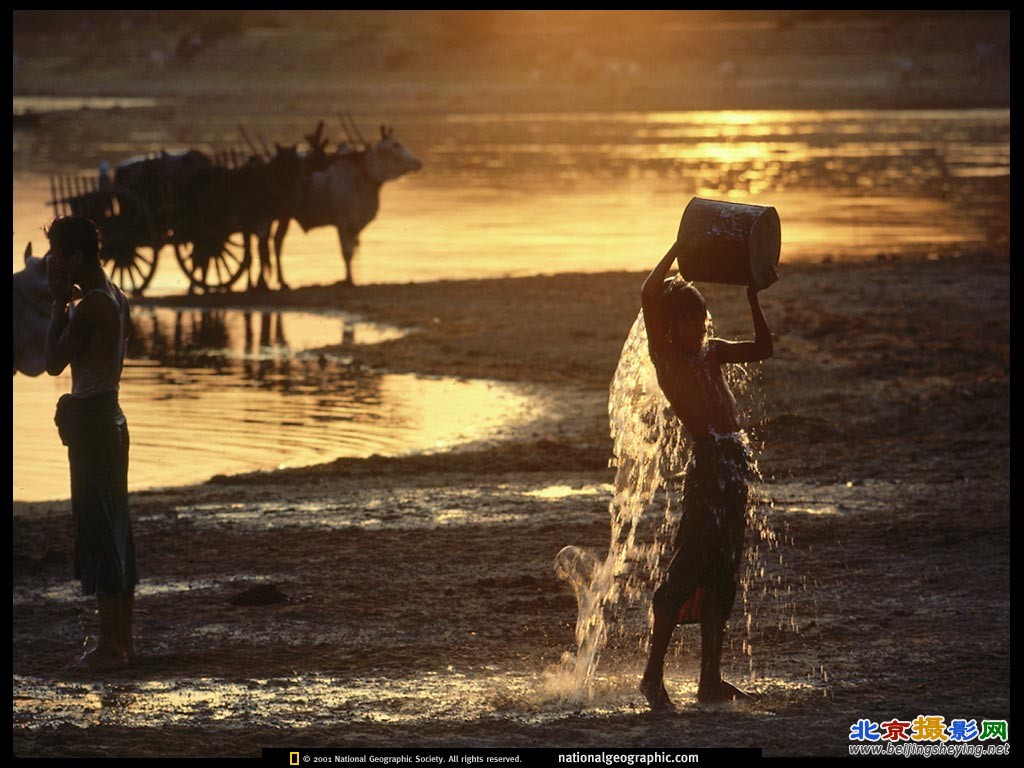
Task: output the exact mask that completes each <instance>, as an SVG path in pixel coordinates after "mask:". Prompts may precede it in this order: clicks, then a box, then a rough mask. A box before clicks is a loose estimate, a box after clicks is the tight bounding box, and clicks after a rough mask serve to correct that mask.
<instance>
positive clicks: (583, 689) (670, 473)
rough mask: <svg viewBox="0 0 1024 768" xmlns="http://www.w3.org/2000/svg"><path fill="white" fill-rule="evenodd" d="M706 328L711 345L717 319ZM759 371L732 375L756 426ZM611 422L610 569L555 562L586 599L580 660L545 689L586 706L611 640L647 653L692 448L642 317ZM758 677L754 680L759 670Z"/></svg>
mask: <svg viewBox="0 0 1024 768" xmlns="http://www.w3.org/2000/svg"><path fill="white" fill-rule="evenodd" d="M707 322H708V328H707V330H708V337H709V338H710V337H711V335H712V326H711V317H710V314H709V315H708V321H707ZM755 370H756V368H755V367H754V366H751V367H750V368H747V367H744V366H740V365H730V366H727V368H726V369H725V373H726V380H727V382H728V384H729V387H730V389H731V390H732V392H733V395H734V396H735V397H736V398H737V403H738V406H737V407H738V409H739V411H740V413H741V414H742V415H743V416H745V417H746V419H745V420H747V421H749V420H750V416H751V415H753V414H754V413H755V412H756V411H758V410H760V409H761V408H762V407H763V403H755V402H753V401H752V398H751V396H750V394H751V392H752V391H753V390H754V388H753V387H752V386H751V383H752V381H753V379H754V378H755V374H754V371H755ZM608 414H609V423H610V429H611V436H612V442H613V450H614V457H613V459H612V464H613V466H615V467H616V474H615V495H614V498H613V499H612V501H611V502H610V505H609V512H610V515H611V542H610V546H609V549H608V554H607V556H606V557H605V559H604V560H603V561H602V560H600V559H599V558H598V557H597V555H595V554H594V553H593V552H591V551H589V550H586V549H583V548H580V547H576V546H567V547H565V548H563V549H562V550H561V551H560V552H559V553H558V555H557V556H556V557H555V572H556V574H557V575H558V576H559V577H560V578H562V579H564V580H565V581H567V582H568V583H569V585H570V586H571V588H572V590H573V593H574V594H575V596H576V600H577V607H578V616H577V620H576V652H575V653H570V652H567V653H565V654H563V656H562V660H561V662H560V664H559V665H558V666H557V667H555V668H551V669H549V670H547V671H546V672H545V675H544V679H543V682H542V686H543V688H544V689H545V690H547V691H549V692H552V693H557V695H558V697H559V698H561V699H564V700H567V701H571V702H575V703H578V704H587V703H589V702H590V701H591V700H592V699H593V696H594V695H595V692H594V690H593V685H592V682H593V680H594V673H595V670H596V669H597V665H598V661H599V659H600V655H601V652H602V650H603V649H604V648H605V646H606V644H607V643H608V640H609V639H610V637H611V636H613V635H619V636H622V637H626V638H634V639H638V640H639V646H640V648H641V649H642V650H644V651H646V648H647V644H648V640H649V636H650V627H651V624H652V622H653V612H652V610H651V598H652V596H653V592H654V587H655V586H656V584H657V583H658V582H659V581H660V579H661V575H662V573H661V571H662V568H661V567H660V565H661V564H662V563H663V562H664V564H667V560H668V558H667V557H666V558H665V559H664V561H663V555H665V554H666V550H667V549H668V547H669V545H670V544H671V543H672V541H673V540H674V538H675V528H676V526H677V524H678V520H679V513H680V510H679V507H678V501H677V499H678V495H679V494H678V492H679V491H680V490H681V476H682V471H683V469H684V467H685V464H686V460H687V457H688V454H689V442H690V441H689V437H688V436H687V434H686V432H685V430H684V429H683V427H682V424H681V422H680V421H679V420H678V419H677V418H676V417H675V415H674V414H673V412H672V408H671V406H670V405H669V403H668V401H667V400H666V398H665V396H664V394H663V393H662V391H661V388H660V387H659V385H658V380H657V374H656V373H655V370H654V365H653V364H652V362H651V359H650V355H649V353H648V348H647V331H646V328H645V325H644V321H643V313H642V312H641V313H640V314H638V316H637V318H636V320H635V322H634V323H633V327H632V329H631V330H630V333H629V336H628V338H627V339H626V342H625V344H624V346H623V349H622V353H621V355H620V356H619V363H618V366H617V368H616V370H615V376H614V378H613V380H612V386H611V391H610V394H609V400H608ZM754 472H755V475H756V473H757V468H756V463H755V464H754ZM758 509H759V505H757V504H756V500H755V499H754V498H753V494H751V508H750V510H748V513H749V518H748V527H749V528H750V529H751V531H752V533H753V536H754V538H755V540H756V543H753V544H751V545H750V546H748V547H747V549H746V552H747V561H746V564H745V567H744V569H743V573H742V574H741V592H740V595H741V601H740V602H741V605H742V607H743V611H744V613H745V614H746V616H747V622H746V624H747V633H746V635H747V636H746V638H745V639H744V641H743V651H744V653H745V654H747V655H748V656H750V655H752V651H751V648H752V645H751V638H752V629H753V628H752V613H751V609H750V606H751V602H752V594H751V589H752V584H753V583H754V582H755V581H756V580H757V579H758V578H759V576H763V575H764V573H765V569H764V566H763V564H762V563H761V560H762V558H763V555H764V553H765V552H766V551H767V550H771V549H773V548H774V547H775V537H774V534H773V533H772V529H771V526H770V525H769V523H768V519H767V515H766V513H765V510H764V509H760V511H759V512H758V511H757V510H758ZM751 665H752V660H751ZM750 674H751V679H753V667H752V666H751V673H750Z"/></svg>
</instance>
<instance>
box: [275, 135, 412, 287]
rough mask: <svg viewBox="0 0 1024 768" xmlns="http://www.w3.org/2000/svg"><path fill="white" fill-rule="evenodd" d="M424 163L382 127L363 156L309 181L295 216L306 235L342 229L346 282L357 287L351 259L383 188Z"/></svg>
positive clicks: (347, 157) (344, 159)
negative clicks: (317, 230) (312, 231)
mask: <svg viewBox="0 0 1024 768" xmlns="http://www.w3.org/2000/svg"><path fill="white" fill-rule="evenodd" d="M422 167H423V163H421V162H420V161H419V160H417V159H416V157H415V155H413V153H412V152H410V151H409V150H408V149H406V148H405V147H403V146H402V145H401V144H400V143H399V141H398V139H396V138H395V137H394V135H393V130H392V129H391V128H386V127H385V126H383V125H382V126H381V127H380V140H379V141H377V142H375V143H374V144H373V146H371V147H368V148H367V149H366V150H364V151H361V152H350V153H344V154H342V155H341V156H340V157H339V158H338V159H336V160H335V161H334V162H332V163H331V164H330V165H328V166H327V167H326V168H324V169H323V170H322V171H318V172H315V173H313V174H311V176H310V177H309V181H308V183H307V184H306V185H305V189H304V190H303V194H302V200H301V201H300V202H299V204H298V205H297V208H296V211H295V213H294V214H293V215H292V218H294V219H295V220H296V221H298V222H299V225H300V226H301V227H302V229H303V231H308V230H310V229H313V228H314V227H326V226H334V227H335V228H336V229H337V230H338V240H339V241H340V243H341V255H342V256H343V257H344V259H345V282H346V283H349V284H351V283H352V257H353V256H354V255H355V252H356V246H358V245H359V233H360V232H361V231H362V230H363V228H364V227H366V225H367V224H369V223H370V222H371V221H373V220H374V218H375V217H376V216H377V211H378V210H379V209H380V188H381V186H382V185H383V184H384V182H386V181H391V180H393V179H397V178H400V177H402V176H404V175H405V174H407V173H410V172H411V171H418V170H419V169H420V168H422ZM288 221H289V219H287V218H285V219H282V220H281V221H280V222H279V224H278V228H277V232H276V233H275V234H274V250H275V251H276V253H277V274H278V280H279V281H280V282H281V284H282V287H284V286H285V285H286V284H285V282H284V279H283V277H282V274H281V246H282V244H283V241H284V235H285V233H286V232H287V231H288Z"/></svg>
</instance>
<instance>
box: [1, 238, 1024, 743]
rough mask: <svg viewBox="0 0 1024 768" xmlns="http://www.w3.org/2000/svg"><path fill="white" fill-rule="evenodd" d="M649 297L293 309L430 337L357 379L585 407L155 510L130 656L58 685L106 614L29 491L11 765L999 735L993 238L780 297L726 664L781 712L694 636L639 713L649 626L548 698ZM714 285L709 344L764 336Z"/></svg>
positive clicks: (551, 291) (568, 288)
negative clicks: (565, 555)
mask: <svg viewBox="0 0 1024 768" xmlns="http://www.w3.org/2000/svg"><path fill="white" fill-rule="evenodd" d="M641 279H642V275H641V274H636V273H608V274H598V275H561V276H552V277H544V278H524V279H513V280H484V281H463V282H457V281H452V282H441V283H434V284H422V285H417V286H406V285H392V286H385V285H379V286H365V287H360V288H357V289H354V290H353V289H349V288H346V287H344V286H340V285H337V286H324V287H311V288H305V289H299V290H295V291H291V292H288V293H281V294H275V296H274V298H275V300H277V301H279V302H280V304H281V305H282V306H305V307H309V308H313V307H332V308H335V309H345V310H347V311H353V312H357V313H359V314H360V315H361V316H365V317H368V318H370V319H373V320H377V321H380V322H385V323H388V324H393V325H396V326H399V327H404V328H406V329H407V330H409V331H410V332H409V333H407V334H406V335H404V336H402V337H400V338H395V339H392V340H390V341H387V342H384V343H382V344H379V345H373V346H368V347H366V348H362V349H359V350H358V351H357V354H358V356H359V357H360V360H361V361H362V362H363V363H364V364H365V365H367V366H372V367H379V368H380V369H381V370H390V371H427V372H433V373H438V374H444V375H451V376H466V377H486V378H491V379H496V380H506V381H516V382H522V383H530V384H534V385H537V386H551V387H564V388H566V389H567V390H568V389H571V390H572V391H573V392H575V393H576V396H575V397H574V398H566V403H565V405H566V407H565V410H564V411H563V412H562V414H561V418H560V419H556V420H555V421H553V422H552V424H551V425H550V427H549V428H548V429H547V430H546V431H545V432H544V433H543V434H535V435H521V436H519V437H518V438H517V439H515V440H511V441H507V442H504V443H496V444H489V445H480V446H476V447H469V448H466V449H462V450H460V451H459V452H457V453H453V454H447V455H445V454H441V455H435V456H419V457H406V458H390V459H389V458H373V459H363V460H358V459H341V460H338V461H336V462H333V463H330V464H326V465H320V466H316V467H309V468H295V469H290V470H284V471H281V472H273V473H256V474H251V475H246V476H238V477H218V478H215V479H214V480H213V481H212V482H209V483H205V484H202V485H199V486H191V487H182V488H173V489H166V490H162V491H151V492H143V493H138V494H135V495H134V496H133V499H132V503H133V514H134V515H135V518H136V521H137V522H136V531H137V533H136V536H137V540H138V546H139V552H140V565H141V568H142V572H143V576H144V582H143V584H142V585H140V587H139V593H138V595H139V597H138V610H137V626H138V642H139V650H140V658H139V661H138V663H137V664H136V665H135V666H134V667H133V668H132V669H130V670H126V671H122V672H116V673H108V674H105V675H102V676H91V677H86V676H83V675H81V674H80V673H75V672H70V671H68V670H67V669H66V665H67V663H68V662H69V661H71V660H72V659H73V657H74V654H75V651H76V649H77V648H78V647H79V646H80V643H81V640H82V637H83V634H84V633H91V632H95V630H96V626H95V616H94V614H93V612H92V609H91V605H90V604H89V603H88V602H87V601H85V600H83V599H82V598H79V597H77V596H76V593H75V588H74V583H73V582H71V581H70V567H71V566H70V554H71V547H72V544H71V539H70V521H69V518H68V512H67V509H66V502H53V503H37V504H29V503H16V504H15V505H14V525H13V533H14V546H13V555H14V560H13V575H14V608H13V672H14V723H13V736H14V751H15V753H16V754H19V755H24V756H47V755H48V756H115V755H116V756H127V755H151V756H152V755H168V754H174V755H180V756H200V755H221V756H228V755H246V756H256V755H258V751H259V748H260V747H261V746H288V745H296V744H306V745H327V744H330V745H340V746H344V745H359V746H364V745H376V746H385V745H387V746H396V745H409V746H472V745H476V746H503V745H509V746H549V745H555V746H578V745H605V746H607V745H616V746H638V745H648V746H659V745H660V746H670V745H671V746H754V747H762V748H764V750H765V754H769V755H838V754H844V753H845V752H846V745H847V744H848V738H847V737H848V734H849V729H850V725H851V724H853V723H855V722H856V721H857V720H858V719H860V718H869V719H872V720H876V721H878V720H880V719H882V718H886V719H888V718H890V717H898V718H900V719H903V720H911V719H913V718H914V717H916V716H917V715H918V714H941V715H944V716H946V717H947V721H948V720H949V719H951V718H953V717H967V718H977V719H978V720H979V721H980V720H981V719H982V718H990V719H992V718H995V719H1006V718H1008V715H1009V700H1010V683H1009V666H1010V661H1009V658H1010V598H1009V590H1010V582H1009V527H1010V492H1009V445H1010V426H1009V406H1010V385H1009V381H1010V370H1009V342H1010V338H1009V313H1010V288H1009V286H1010V284H1009V264H1008V262H1007V261H1005V260H1003V259H994V258H991V257H986V256H985V255H984V254H975V255H964V256H962V257H960V258H939V259H936V260H918V261H888V260H880V261H876V262H871V263H861V264H853V265H838V264H822V265H813V266H810V265H808V266H793V267H790V268H787V269H786V271H785V272H784V274H783V275H782V279H781V280H780V281H779V283H777V284H776V285H774V286H772V288H770V289H769V290H767V291H766V292H765V293H764V297H763V304H764V307H765V311H766V313H767V315H768V318H769V321H770V323H771V325H772V328H773V330H774V331H775V333H776V356H775V358H773V359H771V360H769V361H767V362H766V363H764V364H763V366H762V367H761V368H760V370H757V371H754V372H752V378H753V380H754V382H755V383H756V385H757V388H758V390H759V391H762V392H763V393H764V396H763V398H760V397H759V398H755V399H754V400H753V401H751V403H750V404H749V406H750V427H751V433H752V436H753V437H754V439H755V443H756V444H757V445H758V447H759V454H760V463H761V469H762V473H763V475H764V482H762V483H760V484H759V486H758V489H757V493H758V496H759V498H760V499H761V500H762V504H761V509H762V510H763V512H764V514H765V516H766V517H767V519H768V520H769V521H770V523H771V525H772V527H773V529H774V530H775V531H776V532H777V533H778V536H777V540H778V543H777V545H776V546H775V548H773V549H772V551H771V556H770V557H768V558H767V559H765V563H766V564H767V573H766V576H765V581H764V584H765V585H767V587H766V588H765V589H764V591H763V592H758V590H757V589H753V590H751V592H750V598H749V601H748V605H747V609H746V613H743V612H740V611H739V610H738V611H737V613H736V614H735V615H734V616H733V620H732V622H731V623H730V630H729V633H730V634H729V637H730V645H729V646H728V647H727V649H726V658H725V665H726V670H727V673H728V674H729V675H730V676H731V677H732V678H734V679H738V680H740V681H742V682H744V684H745V685H747V687H749V688H751V689H753V690H755V691H758V692H760V693H762V694H763V698H762V699H761V700H760V701H759V702H758V703H756V704H753V705H745V706H727V707H702V706H698V705H695V704H694V703H693V688H694V686H695V679H696V663H697V659H698V655H697V648H696V642H695V640H696V638H695V636H694V635H693V634H692V633H683V641H682V644H681V646H680V651H679V652H678V654H676V655H675V656H673V657H671V658H670V662H669V666H668V684H669V688H670V690H671V691H672V692H673V693H674V694H675V696H676V698H677V699H678V700H679V702H680V703H681V704H682V711H681V713H679V714H677V715H672V716H669V715H665V716H657V717H653V716H651V715H649V714H647V713H646V712H645V711H644V710H643V708H642V707H641V706H640V705H641V700H640V697H639V695H638V694H637V693H636V692H635V690H634V686H635V683H636V681H637V679H638V676H639V672H640V670H641V667H642V663H643V656H642V652H641V650H640V648H639V641H640V639H641V638H638V637H633V638H619V639H617V640H615V641H614V642H613V643H612V644H611V646H610V647H609V649H608V650H607V651H606V653H605V655H604V656H603V658H602V662H601V665H600V667H599V680H598V686H597V689H596V693H595V696H594V698H593V700H592V701H591V702H590V703H589V705H588V706H585V707H583V708H580V707H579V706H567V705H566V704H565V703H562V702H560V701H559V699H558V696H557V693H558V686H557V681H556V682H554V683H553V682H552V679H551V673H552V670H553V669H554V667H555V666H556V665H557V663H558V661H559V659H560V657H561V655H562V654H563V653H564V652H566V651H570V650H572V647H573V635H572V631H573V625H574V622H575V618H576V606H575V602H574V600H573V597H572V594H571V592H570V591H569V590H568V588H567V587H566V585H565V584H563V583H562V582H559V581H558V580H557V579H556V578H555V575H554V572H553V569H552V558H553V557H554V555H555V553H556V552H557V551H558V550H559V549H560V548H561V547H563V546H565V545H567V544H576V545H581V546H589V547H593V548H594V549H595V550H596V551H598V552H604V551H605V549H606V548H607V546H608V536H609V526H608V507H607V505H608V501H609V498H610V491H611V489H610V483H611V482H612V479H613V470H611V469H610V468H609V467H608V465H607V463H608V458H609V455H610V443H609V441H608V435H607V420H606V411H605V409H606V404H607V400H606V399H607V392H608V384H609V381H610V377H611V375H612V372H613V370H614V367H615V363H616V360H617V359H618V353H619V350H620V348H621V345H622V342H623V341H624V339H625V336H626V334H627V332H628V329H629V326H630V324H631V323H632V320H633V318H634V317H635V315H636V311H637V309H638V286H639V282H640V280H641ZM706 295H707V298H708V303H709V306H710V308H711V310H712V313H713V316H714V318H715V322H716V331H717V332H718V333H719V334H720V335H722V336H726V337H729V336H737V335H741V334H745V333H747V332H748V330H747V329H748V324H749V317H748V315H747V310H746V308H745V301H744V299H743V296H742V291H740V290H739V289H734V288H730V287H727V286H708V287H707V290H706ZM198 301H200V302H205V303H209V304H213V303H218V304H225V305H230V304H232V303H233V302H240V301H243V297H230V296H219V297H208V298H204V299H201V300H198ZM130 418H131V414H129V419H130ZM466 418H467V419H470V418H472V414H466ZM254 588H257V589H255V590H254ZM747 614H749V615H750V616H751V620H750V624H749V625H746V623H745V622H746V615H747ZM744 639H746V640H749V643H750V647H751V652H750V655H749V656H748V655H747V654H746V653H745V652H744V650H743V647H742V641H743V640H744Z"/></svg>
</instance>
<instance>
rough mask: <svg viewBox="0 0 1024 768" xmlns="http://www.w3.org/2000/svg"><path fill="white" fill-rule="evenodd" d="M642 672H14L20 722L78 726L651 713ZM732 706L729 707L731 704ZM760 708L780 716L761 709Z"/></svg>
mask: <svg viewBox="0 0 1024 768" xmlns="http://www.w3.org/2000/svg"><path fill="white" fill-rule="evenodd" d="M635 686H636V675H635V674H630V675H626V676H608V675H605V676H600V677H598V678H597V679H596V680H595V685H594V696H593V699H592V701H590V702H588V704H587V705H586V707H585V708H583V707H581V706H580V705H579V704H575V703H571V702H566V701H560V700H559V696H558V688H557V683H555V682H553V681H552V680H551V679H549V678H545V676H544V675H543V674H540V675H538V674H533V673H501V672H495V671H493V670H483V671H482V672H481V673H476V672H472V673H465V672H460V671H457V670H455V669H454V668H452V667H449V668H448V670H446V671H444V672H426V673H423V674H420V675H416V676H411V677H397V678H389V677H356V678H351V677H348V678H346V677H335V676H330V675H320V674H308V675H297V676H294V677H284V678H251V679H243V680H225V679H219V678H214V677H203V678H176V679H158V680H147V681H130V682H124V683H120V682H117V683H114V682H108V683H92V682H89V683H77V682H62V681H52V680H45V679H42V678H38V677H27V676H21V675H15V676H14V683H13V688H14V691H13V709H14V727H15V728H16V729H19V728H21V729H36V728H44V727H56V726H61V725H71V726H76V727H79V728H90V727H96V726H118V727H126V728H146V727H159V726H163V725H176V726H177V725H185V726H190V725H195V726H201V725H203V724H208V723H212V722H216V723H217V724H218V726H220V727H232V726H237V727H239V728H242V727H246V728H248V727H253V726H267V727H275V728H280V727H286V728H306V727H311V726H317V725H328V724H336V723H337V722H339V721H345V722H349V723H360V724H374V723H379V724H382V725H384V724H387V725H410V724H417V723H424V722H430V723H432V724H439V723H444V722H446V721H447V722H451V723H457V722H466V721H475V720H488V719H493V720H495V721H500V722H505V723H508V722H512V723H518V724H530V725H538V724H545V723H556V722H558V721H560V720H565V719H567V718H570V717H579V716H581V715H582V716H589V717H607V716H612V715H622V714H630V715H634V714H639V713H642V712H646V707H645V706H642V700H641V697H640V695H639V694H638V693H637V692H636V687H635ZM667 686H668V688H669V690H670V693H672V694H674V695H675V697H676V700H677V704H678V706H679V708H680V710H682V711H687V710H690V709H692V710H695V711H702V710H706V709H708V707H705V706H703V705H698V704H696V703H695V702H694V696H695V694H696V683H695V682H692V683H691V682H689V681H674V680H672V679H669V680H668V682H667ZM813 687H814V685H813V684H812V683H810V682H792V681H785V680H781V679H778V680H777V679H772V678H766V679H763V680H762V681H760V684H759V686H758V688H757V690H758V691H759V692H762V693H772V692H777V691H782V690H787V691H810V690H812V689H813ZM728 706H731V705H721V706H720V708H722V707H728ZM751 715H752V716H771V715H770V713H766V712H752V713H751Z"/></svg>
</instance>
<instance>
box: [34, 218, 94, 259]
mask: <svg viewBox="0 0 1024 768" xmlns="http://www.w3.org/2000/svg"><path fill="white" fill-rule="evenodd" d="M45 234H46V237H47V239H49V241H50V246H51V247H52V246H54V245H56V246H57V247H58V248H60V251H61V253H63V254H64V255H65V256H70V255H71V254H73V253H74V252H75V251H80V252H81V253H82V258H83V259H84V260H85V261H86V262H89V261H90V260H95V261H96V262H97V263H99V258H100V234H99V230H97V229H96V225H95V224H94V223H93V221H92V219H89V218H86V217H85V216H61V217H60V218H57V219H54V220H53V223H51V224H50V226H49V227H47V228H46V230H45Z"/></svg>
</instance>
